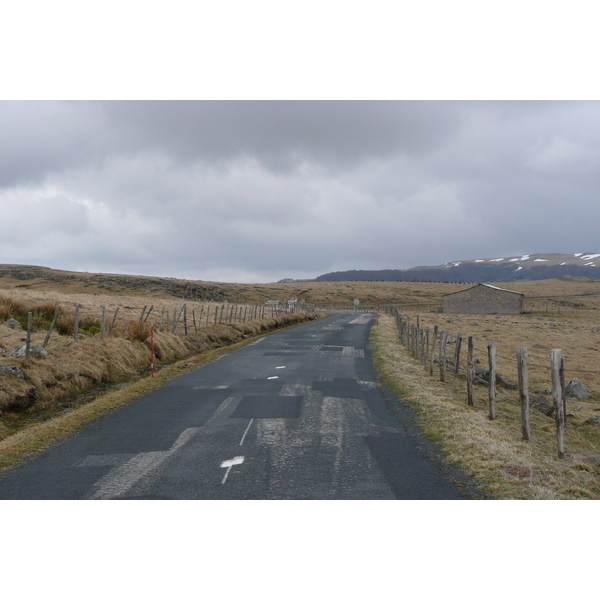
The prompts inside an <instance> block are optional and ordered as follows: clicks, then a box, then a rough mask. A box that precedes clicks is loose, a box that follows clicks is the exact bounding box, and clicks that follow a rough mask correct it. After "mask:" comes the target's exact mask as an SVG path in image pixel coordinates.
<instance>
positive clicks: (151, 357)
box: [150, 323, 154, 377]
mask: <svg viewBox="0 0 600 600" xmlns="http://www.w3.org/2000/svg"><path fill="white" fill-rule="evenodd" d="M150 377H154V323H152V324H151V325H150Z"/></svg>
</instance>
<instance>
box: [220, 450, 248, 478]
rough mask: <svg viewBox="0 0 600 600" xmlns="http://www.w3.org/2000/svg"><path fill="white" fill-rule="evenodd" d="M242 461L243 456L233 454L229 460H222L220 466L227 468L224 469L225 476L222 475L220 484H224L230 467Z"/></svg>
mask: <svg viewBox="0 0 600 600" xmlns="http://www.w3.org/2000/svg"><path fill="white" fill-rule="evenodd" d="M243 462H244V457H243V456H234V457H233V458H232V459H231V460H224V461H223V462H222V463H221V468H222V469H227V471H225V477H223V481H221V484H224V483H225V482H226V481H227V477H229V471H231V469H232V467H235V465H241V464H242V463H243Z"/></svg>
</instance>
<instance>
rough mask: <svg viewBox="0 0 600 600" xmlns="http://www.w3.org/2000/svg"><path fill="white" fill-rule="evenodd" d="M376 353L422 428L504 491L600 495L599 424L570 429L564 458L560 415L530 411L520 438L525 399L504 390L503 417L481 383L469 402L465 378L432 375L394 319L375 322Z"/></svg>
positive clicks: (483, 482)
mask: <svg viewBox="0 0 600 600" xmlns="http://www.w3.org/2000/svg"><path fill="white" fill-rule="evenodd" d="M371 342H372V346H373V349H374V355H375V360H376V364H377V367H378V369H379V370H380V372H381V374H382V376H383V377H384V379H385V380H386V382H387V383H388V385H390V387H391V388H392V389H394V390H395V391H396V393H397V395H398V396H399V397H401V398H402V401H404V402H406V403H408V404H409V405H410V406H412V407H413V408H414V409H415V410H416V413H417V422H418V423H419V425H420V427H421V428H422V430H423V432H424V433H425V434H426V435H427V436H428V437H429V438H431V439H433V440H434V441H436V442H438V443H439V445H440V447H441V449H442V452H443V453H444V455H445V456H446V458H447V459H448V460H449V461H450V462H452V463H454V464H455V465H457V466H459V467H461V468H462V469H463V470H464V471H466V472H467V473H468V474H469V475H470V476H471V477H473V479H474V480H475V481H476V482H478V483H479V485H480V486H481V487H482V489H484V490H485V491H486V492H487V493H488V494H489V495H490V496H491V497H493V498H498V499H576V498H580V499H584V498H594V499H598V498H600V477H599V476H600V466H599V465H598V464H597V461H596V458H595V457H598V456H600V455H599V453H600V436H599V433H600V432H598V431H597V427H596V430H595V429H594V426H591V425H584V424H583V423H582V424H573V421H572V419H571V418H569V422H568V425H567V429H566V448H567V452H568V456H567V458H566V459H565V460H560V459H558V457H557V447H556V434H555V426H554V419H553V418H550V417H547V416H546V415H544V414H542V413H541V412H539V411H536V410H532V411H531V432H532V440H531V441H530V442H526V441H524V440H522V439H521V426H520V406H519V403H518V399H517V398H516V397H515V396H514V395H513V394H511V393H509V392H505V391H499V396H498V398H497V411H496V412H497V417H496V420H494V421H491V420H489V418H488V416H487V415H488V412H487V407H488V399H487V387H484V386H475V407H469V406H467V403H466V383H465V381H464V380H461V381H460V382H459V386H458V389H457V392H456V393H453V391H452V384H448V383H441V382H440V381H439V377H438V376H437V374H436V376H435V377H430V376H429V373H428V371H425V370H424V368H423V366H422V365H421V363H420V362H419V361H418V360H416V359H414V358H413V357H412V356H411V355H410V354H409V352H408V350H406V349H405V348H404V347H403V346H401V345H400V343H399V341H398V336H397V333H396V327H395V323H394V321H393V319H392V318H391V317H388V316H386V315H382V316H381V317H380V324H379V327H378V328H374V329H373V330H372V339H371Z"/></svg>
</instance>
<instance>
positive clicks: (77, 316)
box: [73, 304, 79, 340]
mask: <svg viewBox="0 0 600 600" xmlns="http://www.w3.org/2000/svg"><path fill="white" fill-rule="evenodd" d="M78 335H79V304H76V305H75V324H74V325H73V339H74V340H76V339H77V336H78Z"/></svg>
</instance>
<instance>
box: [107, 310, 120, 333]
mask: <svg viewBox="0 0 600 600" xmlns="http://www.w3.org/2000/svg"><path fill="white" fill-rule="evenodd" d="M118 314H119V307H118V306H117V309H116V310H115V314H114V316H113V319H112V322H111V324H110V329H109V330H108V332H109V333H110V332H111V331H112V330H113V328H114V326H115V322H116V320H117V315H118Z"/></svg>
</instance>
